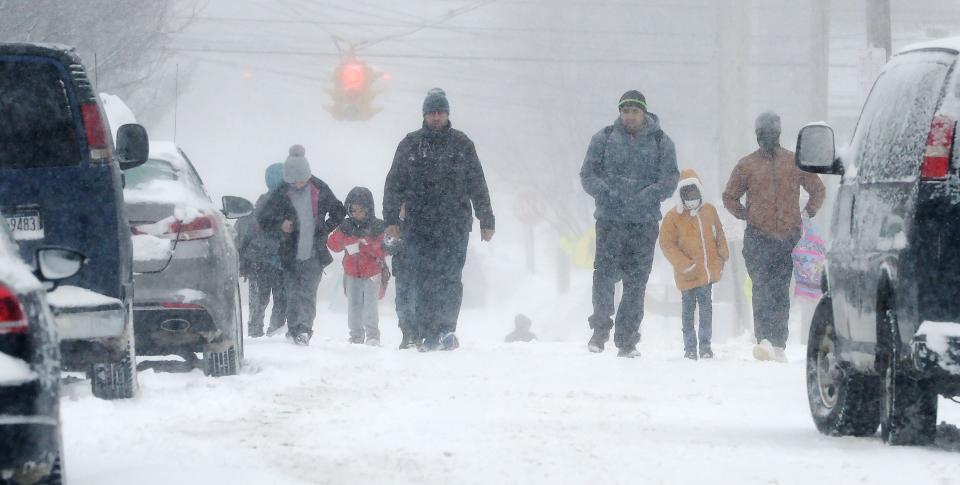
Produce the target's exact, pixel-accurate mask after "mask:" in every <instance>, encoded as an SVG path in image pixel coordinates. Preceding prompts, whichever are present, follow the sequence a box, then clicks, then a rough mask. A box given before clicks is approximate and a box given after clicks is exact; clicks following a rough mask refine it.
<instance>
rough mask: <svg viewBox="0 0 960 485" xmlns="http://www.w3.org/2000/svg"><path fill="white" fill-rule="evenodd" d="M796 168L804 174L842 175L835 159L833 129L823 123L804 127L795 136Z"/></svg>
mask: <svg viewBox="0 0 960 485" xmlns="http://www.w3.org/2000/svg"><path fill="white" fill-rule="evenodd" d="M796 157H797V166H798V167H800V170H803V171H804V172H812V173H822V174H827V175H843V164H842V163H841V162H840V160H838V159H837V152H836V146H835V145H834V136H833V128H830V127H829V126H828V125H825V124H823V123H813V124H809V125H807V126H804V127H803V129H801V130H800V134H799V135H797V153H796Z"/></svg>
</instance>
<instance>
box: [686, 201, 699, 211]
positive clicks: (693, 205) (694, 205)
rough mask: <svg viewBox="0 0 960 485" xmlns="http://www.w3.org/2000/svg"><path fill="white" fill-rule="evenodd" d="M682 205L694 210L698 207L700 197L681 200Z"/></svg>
mask: <svg viewBox="0 0 960 485" xmlns="http://www.w3.org/2000/svg"><path fill="white" fill-rule="evenodd" d="M683 206H684V207H686V208H687V209H690V210H694V209H696V208H698V207H700V199H693V200H685V201H683Z"/></svg>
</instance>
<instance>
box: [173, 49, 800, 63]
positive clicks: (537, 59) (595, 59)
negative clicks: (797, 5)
mask: <svg viewBox="0 0 960 485" xmlns="http://www.w3.org/2000/svg"><path fill="white" fill-rule="evenodd" d="M166 50H170V51H176V52H207V53H216V54H237V55H268V56H305V57H337V58H339V57H340V53H338V52H331V51H308V50H267V49H264V50H249V49H226V48H215V47H169V48H166ZM364 57H365V58H369V59H425V60H447V61H475V62H520V63H541V64H643V65H664V66H688V65H699V64H710V63H711V61H710V60H705V61H702V62H695V61H689V60H682V61H681V60H665V59H645V60H642V59H616V58H598V57H583V58H560V57H554V58H551V57H519V56H515V57H498V56H465V55H446V54H372V53H366V54H364ZM778 65H779V64H778ZM784 65H791V66H792V65H794V64H784ZM797 65H806V64H797Z"/></svg>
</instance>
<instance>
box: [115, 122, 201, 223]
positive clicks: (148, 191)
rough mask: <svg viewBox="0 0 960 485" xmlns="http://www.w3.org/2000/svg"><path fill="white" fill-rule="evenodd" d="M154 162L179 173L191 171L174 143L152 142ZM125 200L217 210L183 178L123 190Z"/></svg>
mask: <svg viewBox="0 0 960 485" xmlns="http://www.w3.org/2000/svg"><path fill="white" fill-rule="evenodd" d="M148 158H150V159H152V160H162V161H164V162H167V163H169V164H170V165H172V166H173V168H174V169H175V170H177V171H181V172H187V171H190V170H191V169H190V166H189V165H188V164H187V161H186V160H185V159H184V158H183V156H182V155H180V149H179V148H178V147H177V145H176V143H174V142H172V141H152V140H151V141H150V155H149V157H148ZM123 198H124V201H125V202H128V203H131V202H132V203H161V204H162V203H174V204H176V205H177V206H178V207H183V208H184V209H185V208H187V207H194V208H197V209H203V210H207V211H211V210H215V209H213V207H212V206H211V204H210V201H208V200H206V199H204V198H203V197H201V196H200V195H199V194H197V193H196V192H194V190H192V189H191V187H190V186H189V185H188V184H187V183H186V182H185V181H184V180H183V178H182V177H181V178H180V179H179V180H151V181H149V182H147V183H145V184H143V185H138V186H136V187H128V188H126V189H124V190H123Z"/></svg>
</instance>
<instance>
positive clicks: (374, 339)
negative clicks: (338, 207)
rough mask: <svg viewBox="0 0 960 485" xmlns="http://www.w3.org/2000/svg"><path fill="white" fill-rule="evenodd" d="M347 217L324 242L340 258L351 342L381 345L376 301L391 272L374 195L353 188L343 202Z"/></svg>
mask: <svg viewBox="0 0 960 485" xmlns="http://www.w3.org/2000/svg"><path fill="white" fill-rule="evenodd" d="M344 206H346V208H347V214H348V217H347V218H346V219H344V221H343V223H341V224H340V227H339V228H337V229H336V230H335V231H333V232H332V233H331V234H330V236H329V237H328V238H327V247H328V248H330V250H331V251H333V252H336V253H339V252H344V255H343V286H344V290H345V292H346V294H347V324H348V326H349V327H350V342H351V343H355V344H362V343H366V344H367V345H371V346H379V345H380V327H379V322H380V317H379V314H378V312H377V301H378V300H379V299H380V298H382V293H383V292H382V291H381V289H385V287H386V280H388V279H389V277H390V276H389V275H390V272H389V270H387V262H386V258H387V255H386V253H385V252H384V250H383V231H384V229H385V228H386V226H385V225H384V223H383V221H381V220H380V219H377V216H376V213H375V212H374V207H373V193H371V192H370V189H368V188H366V187H354V188H353V190H351V191H350V193H349V194H347V199H346V200H345V201H344Z"/></svg>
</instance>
